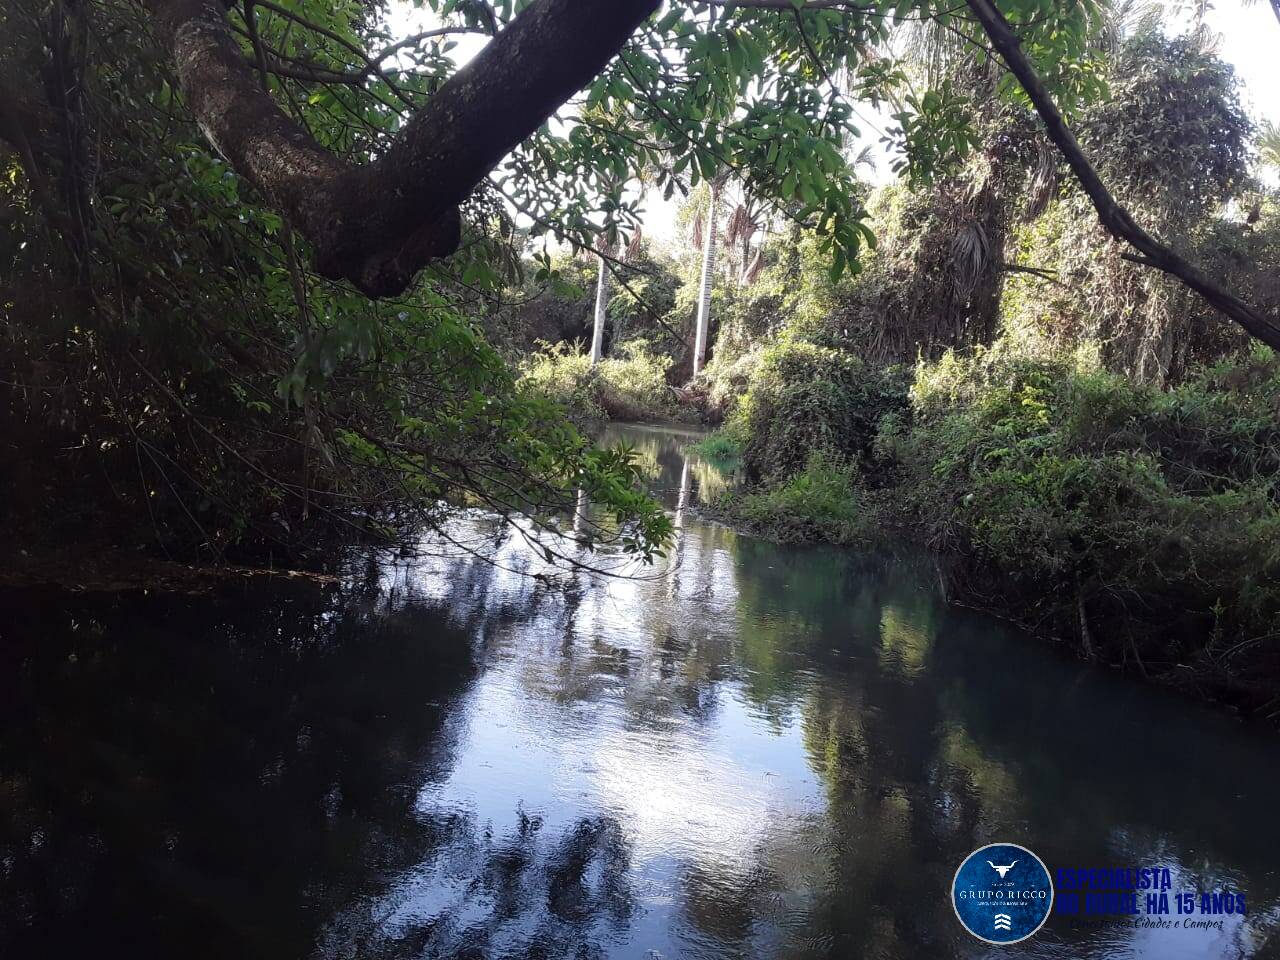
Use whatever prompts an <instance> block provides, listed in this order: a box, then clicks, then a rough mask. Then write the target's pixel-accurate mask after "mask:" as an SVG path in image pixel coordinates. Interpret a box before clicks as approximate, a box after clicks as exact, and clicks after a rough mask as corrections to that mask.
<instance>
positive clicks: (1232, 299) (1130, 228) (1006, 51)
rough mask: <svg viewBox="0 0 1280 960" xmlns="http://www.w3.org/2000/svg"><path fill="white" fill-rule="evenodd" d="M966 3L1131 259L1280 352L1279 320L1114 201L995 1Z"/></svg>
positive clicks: (1113, 234)
mask: <svg viewBox="0 0 1280 960" xmlns="http://www.w3.org/2000/svg"><path fill="white" fill-rule="evenodd" d="M967 2H968V6H969V9H970V10H971V11H972V12H973V14H974V16H975V18H976V19H977V20H978V22H979V23H981V24H982V29H983V30H984V31H986V34H987V36H988V37H989V38H990V39H991V43H992V45H993V46H994V47H995V48H996V50H997V51H998V52H999V54H1000V57H1001V59H1003V60H1004V62H1005V64H1006V65H1007V66H1008V67H1009V69H1010V70H1011V71H1012V72H1013V75H1014V76H1015V77H1016V78H1017V79H1018V83H1019V84H1021V85H1022V89H1023V90H1024V91H1026V94H1027V96H1028V97H1029V98H1030V100H1031V103H1032V105H1033V106H1034V107H1035V110H1036V113H1038V114H1039V115H1040V119H1041V121H1043V123H1044V125H1045V130H1046V132H1047V133H1048V135H1049V139H1050V140H1052V141H1053V143H1054V145H1055V146H1056V147H1057V148H1058V150H1059V152H1061V154H1062V155H1063V157H1065V158H1066V161H1067V163H1068V165H1069V166H1070V167H1071V172H1072V173H1074V174H1075V177H1076V179H1077V180H1078V181H1079V183H1080V186H1081V187H1082V188H1083V189H1084V192H1085V193H1086V194H1088V196H1089V199H1090V200H1092V201H1093V205H1094V208H1095V209H1096V210H1097V211H1098V218H1099V219H1100V220H1101V221H1102V225H1103V227H1105V228H1106V230H1107V232H1108V233H1110V234H1111V235H1112V236H1113V237H1115V238H1116V239H1117V240H1122V241H1124V242H1125V243H1128V244H1129V245H1130V246H1131V247H1133V249H1134V250H1136V251H1137V252H1138V257H1139V258H1140V259H1138V258H1131V259H1135V262H1138V263H1143V264H1145V265H1147V266H1151V267H1154V268H1155V269H1157V270H1161V271H1163V272H1164V273H1167V274H1169V275H1170V276H1171V277H1174V278H1175V279H1177V280H1179V281H1181V282H1182V283H1183V284H1184V285H1186V286H1187V287H1189V288H1190V289H1192V290H1194V291H1195V292H1196V293H1198V294H1200V296H1201V297H1203V298H1204V299H1205V301H1207V302H1208V303H1209V305H1210V306H1212V307H1214V308H1215V309H1216V310H1218V311H1219V312H1221V313H1223V314H1225V315H1226V316H1228V317H1230V318H1231V319H1232V320H1234V321H1235V322H1236V323H1238V324H1239V325H1240V326H1241V327H1243V328H1244V329H1245V330H1246V331H1247V332H1248V333H1249V334H1250V335H1251V336H1253V337H1256V338H1257V339H1259V340H1261V341H1262V342H1263V343H1266V344H1268V345H1269V346H1271V347H1273V348H1275V349H1280V324H1278V323H1277V321H1276V320H1273V319H1271V318H1269V317H1266V316H1264V315H1263V314H1261V313H1259V312H1258V311H1257V310H1255V309H1253V308H1252V307H1251V306H1249V304H1247V303H1245V302H1244V301H1243V300H1241V299H1240V298H1239V297H1237V296H1235V295H1233V294H1231V293H1229V292H1228V291H1226V290H1224V289H1223V288H1222V287H1220V286H1218V285H1217V284H1216V283H1214V282H1213V281H1212V280H1211V279H1210V278H1209V277H1208V276H1207V275H1205V273H1204V272H1203V271H1201V270H1200V269H1199V268H1198V267H1196V266H1195V265H1194V264H1192V263H1190V262H1188V261H1187V260H1185V259H1183V258H1182V257H1181V256H1180V255H1179V254H1178V253H1176V252H1175V251H1174V250H1173V249H1172V248H1170V247H1169V246H1167V245H1166V244H1164V243H1161V242H1160V241H1159V240H1157V239H1155V238H1154V237H1152V236H1151V235H1150V234H1149V233H1147V232H1146V230H1144V229H1143V228H1142V227H1141V226H1139V225H1138V223H1137V222H1136V221H1135V220H1134V219H1133V217H1132V215H1131V214H1130V213H1129V211H1128V210H1126V209H1125V208H1124V207H1123V206H1121V205H1120V203H1119V202H1118V201H1117V200H1116V199H1115V197H1114V196H1112V194H1111V191H1110V190H1108V189H1107V186H1106V184H1104V183H1103V182H1102V178H1101V177H1100V176H1099V175H1098V171H1097V170H1095V169H1094V166H1093V164H1092V163H1090V162H1089V158H1088V157H1086V156H1085V153H1084V151H1083V150H1082V149H1081V148H1080V144H1079V142H1077V140H1076V138H1075V135H1074V134H1073V133H1072V132H1071V130H1070V128H1069V127H1068V126H1067V124H1066V121H1065V120H1064V119H1063V117H1062V113H1061V112H1060V111H1059V110H1058V107H1057V104H1055V103H1054V101H1053V97H1052V96H1051V95H1050V94H1049V91H1048V89H1046V87H1045V85H1044V83H1043V81H1041V79H1040V77H1039V75H1038V74H1037V73H1036V70H1035V67H1034V66H1032V64H1031V61H1030V60H1029V59H1028V58H1027V55H1026V54H1025V53H1024V52H1023V50H1022V45H1021V44H1020V43H1019V42H1018V37H1017V35H1016V34H1015V33H1014V32H1013V29H1012V27H1011V26H1010V25H1009V22H1008V21H1007V20H1006V19H1005V18H1004V15H1003V14H1001V13H1000V11H999V10H998V9H997V8H996V6H995V4H994V3H993V2H992V0H967Z"/></svg>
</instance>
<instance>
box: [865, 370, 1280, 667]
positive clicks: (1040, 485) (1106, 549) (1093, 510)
mask: <svg viewBox="0 0 1280 960" xmlns="http://www.w3.org/2000/svg"><path fill="white" fill-rule="evenodd" d="M913 402H914V405H915V410H914V414H915V416H914V422H913V423H912V424H911V425H910V426H905V425H903V424H902V423H901V422H897V423H895V422H893V421H888V422H886V423H885V424H884V427H883V430H882V433H881V436H880V437H879V438H878V441H877V450H878V451H879V452H880V454H881V455H882V456H885V457H891V458H893V459H894V460H895V461H896V463H897V464H898V467H899V468H900V470H901V472H902V475H901V476H900V478H899V479H900V483H899V485H898V487H897V490H898V493H897V500H898V503H899V505H900V507H901V508H902V509H903V510H905V511H906V512H907V514H908V515H909V516H910V517H911V518H912V519H913V520H914V521H915V522H916V523H917V524H919V525H920V526H921V527H922V528H923V529H924V530H926V531H927V532H928V534H929V536H930V539H931V541H932V542H933V544H934V545H935V546H938V547H940V548H943V549H949V550H958V551H961V552H963V553H965V554H966V555H968V556H970V557H971V558H973V559H975V560H976V561H979V563H980V564H985V565H986V566H988V567H989V568H990V569H991V570H993V571H997V572H998V573H999V575H1000V578H999V582H1000V584H1001V590H1002V592H1003V593H1005V594H1009V595H1019V599H1020V600H1021V601H1022V602H1023V603H1030V604H1031V605H1032V607H1033V608H1035V607H1039V608H1041V609H1043V610H1044V611H1045V612H1046V614H1048V615H1052V616H1055V617H1057V618H1058V619H1059V620H1060V621H1064V622H1065V621H1068V620H1071V619H1072V618H1074V620H1075V621H1076V622H1075V623H1074V626H1075V628H1076V629H1077V630H1079V631H1080V633H1081V639H1082V641H1085V642H1087V643H1088V644H1089V645H1091V646H1092V645H1095V644H1097V645H1100V646H1101V647H1102V648H1103V649H1099V650H1093V651H1091V652H1093V653H1100V654H1103V655H1113V656H1116V657H1119V656H1127V655H1128V654H1129V653H1133V654H1134V655H1136V656H1138V657H1145V658H1146V659H1147V661H1152V660H1155V661H1172V660H1177V659H1179V658H1180V657H1182V656H1184V655H1186V654H1187V653H1188V651H1187V650H1186V649H1185V648H1184V647H1182V646H1180V643H1182V642H1184V641H1185V642H1187V643H1191V644H1192V645H1199V646H1201V647H1203V645H1204V644H1206V643H1210V642H1211V641H1212V638H1213V637H1221V636H1223V635H1226V634H1230V635H1233V636H1235V637H1237V638H1240V639H1244V638H1248V637H1256V636H1261V635H1265V634H1268V633H1269V632H1271V631H1273V630H1274V623H1275V620H1276V618H1277V617H1278V616H1280V421H1277V411H1280V364H1277V362H1276V360H1275V359H1274V357H1271V356H1265V355H1259V356H1257V357H1255V358H1252V359H1250V360H1247V361H1244V362H1242V363H1238V364H1224V365H1220V366H1218V367H1215V368H1213V369H1211V370H1209V371H1207V372H1205V373H1203V374H1202V375H1200V376H1198V377H1197V378H1195V379H1193V380H1190V381H1188V382H1187V383H1185V384H1183V385H1182V386H1180V387H1178V388H1176V389H1173V390H1167V391H1165V390H1160V389H1157V388H1155V387H1151V386H1142V385H1136V384H1134V383H1132V382H1131V381H1129V380H1127V379H1126V378H1124V377H1121V376H1118V375H1115V374H1110V373H1107V372H1105V371H1102V370H1100V369H1097V368H1096V367H1091V366H1089V365H1087V364H1083V365H1082V364H1080V363H1078V362H1072V361H1066V360H1060V361H1048V360H1041V361H1027V360H1019V359H1010V358H1004V359H1001V358H1000V357H999V356H998V355H990V354H988V355H985V356H981V357H977V358H973V359H970V360H961V359H958V358H956V357H954V356H952V357H946V358H944V359H943V360H942V361H941V362H940V363H938V364H936V365H932V366H930V367H924V368H922V369H921V371H920V373H919V376H918V377H917V381H916V386H915V388H914V390H913ZM1082 617H1083V618H1084V620H1085V621H1086V622H1087V621H1088V620H1089V619H1090V618H1092V617H1098V618H1103V619H1109V618H1111V617H1115V618H1116V620H1117V622H1120V621H1121V620H1123V622H1124V624H1125V631H1124V634H1123V638H1122V636H1121V634H1120V631H1114V632H1111V633H1108V634H1105V635H1104V636H1103V637H1102V639H1099V638H1097V637H1092V638H1091V637H1088V636H1086V634H1087V628H1086V627H1084V626H1082V624H1081V623H1080V622H1079V621H1080V619H1081V618H1082ZM1143 622H1145V623H1147V624H1151V625H1159V626H1163V627H1165V628H1167V629H1166V632H1164V633H1163V634H1161V635H1159V636H1155V635H1154V634H1148V637H1149V640H1150V642H1149V643H1148V644H1147V645H1146V649H1145V650H1139V642H1138V640H1136V639H1135V638H1134V624H1135V623H1143ZM1175 628H1176V629H1177V632H1176V633H1175V632H1169V631H1171V630H1173V629H1175ZM1184 628H1192V629H1190V630H1188V629H1184ZM1190 636H1194V637H1195V638H1197V639H1196V640H1194V641H1193V640H1190V639H1187V638H1188V637H1190ZM1179 638H1182V639H1179ZM1108 645H1113V646H1114V645H1121V646H1122V647H1123V649H1120V650H1107V649H1105V648H1106V647H1107V646H1108ZM1203 652H1212V651H1203Z"/></svg>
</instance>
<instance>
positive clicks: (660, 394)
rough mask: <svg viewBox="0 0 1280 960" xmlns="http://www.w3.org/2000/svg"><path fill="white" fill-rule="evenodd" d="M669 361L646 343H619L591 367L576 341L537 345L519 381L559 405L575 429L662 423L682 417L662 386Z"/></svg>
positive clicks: (588, 357)
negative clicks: (637, 422)
mask: <svg viewBox="0 0 1280 960" xmlns="http://www.w3.org/2000/svg"><path fill="white" fill-rule="evenodd" d="M672 363H673V360H672V358H671V357H670V356H667V355H664V354H663V353H661V352H660V351H659V350H657V349H656V348H654V347H653V346H652V345H651V344H650V343H649V342H648V341H647V340H631V341H628V342H627V343H623V344H620V345H619V346H618V348H617V355H616V356H613V357H608V358H606V359H604V360H602V361H600V363H599V364H598V365H597V366H596V367H594V368H593V367H592V366H591V355H590V354H589V353H587V352H585V350H584V349H583V347H582V345H581V344H580V343H578V344H565V343H558V344H555V345H551V344H546V343H544V344H541V345H540V349H539V350H538V352H537V353H534V354H532V355H531V356H529V357H527V358H526V359H525V360H524V362H523V363H522V364H521V368H520V376H521V382H522V383H523V384H524V385H525V386H526V387H529V388H530V389H532V390H535V391H537V392H538V393H541V394H544V395H546V396H548V397H551V398H552V399H553V400H556V401H558V402H559V403H561V404H562V405H563V406H564V407H565V409H566V410H567V412H568V414H569V417H570V419H572V420H573V421H574V422H575V423H577V424H578V425H579V426H587V425H590V424H592V423H598V422H600V421H602V420H606V419H613V420H665V419H673V418H677V417H679V416H681V415H682V411H681V410H680V408H679V407H678V406H677V405H676V403H675V397H674V395H673V394H672V392H671V390H670V388H669V387H668V386H667V371H668V370H669V369H670V367H671V364H672Z"/></svg>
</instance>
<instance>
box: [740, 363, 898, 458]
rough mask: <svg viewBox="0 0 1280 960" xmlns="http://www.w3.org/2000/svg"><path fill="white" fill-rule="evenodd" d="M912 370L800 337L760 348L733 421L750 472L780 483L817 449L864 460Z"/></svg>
mask: <svg viewBox="0 0 1280 960" xmlns="http://www.w3.org/2000/svg"><path fill="white" fill-rule="evenodd" d="M906 399H907V389H906V378H905V376H904V374H903V373H902V372H901V371H900V370H897V369H894V368H891V369H890V370H888V371H878V370H876V371H873V370H869V369H868V368H867V367H866V365H865V364H863V363H862V361H861V360H859V359H858V358H857V357H855V356H853V355H852V354H850V353H846V352H844V351H841V350H837V349H834V348H832V347H823V346H818V345H816V344H813V343H807V342H804V341H800V340H784V341H782V342H780V343H778V344H776V345H775V346H772V347H769V348H767V349H765V350H764V351H762V352H761V355H760V360H759V362H758V364H757V365H756V367H755V370H754V372H753V375H752V377H751V380H750V385H749V386H748V388H747V391H746V393H745V394H744V395H743V397H742V399H741V401H740V403H739V404H738V407H737V410H736V412H735V414H734V417H733V419H732V420H731V421H730V427H731V429H732V430H733V431H734V432H735V433H736V434H737V435H738V436H740V437H742V438H743V439H744V447H743V458H744V465H745V467H746V474H747V478H748V479H749V480H750V481H752V482H756V481H763V482H769V483H780V482H784V481H786V480H787V479H789V478H791V477H793V476H795V475H796V474H798V473H800V472H801V471H802V470H804V469H805V467H806V466H807V465H808V463H809V462H810V457H811V455H812V454H814V453H820V454H823V455H825V456H827V457H829V458H832V459H834V460H838V461H847V462H849V463H853V464H857V465H861V464H862V463H863V462H864V461H865V460H866V458H867V457H868V455H869V453H870V451H871V444H872V442H873V440H874V439H875V436H876V432H877V429H878V424H879V421H880V419H881V417H883V416H885V415H886V414H889V413H891V412H894V411H900V410H903V409H905V407H906Z"/></svg>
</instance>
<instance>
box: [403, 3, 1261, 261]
mask: <svg viewBox="0 0 1280 960" xmlns="http://www.w3.org/2000/svg"><path fill="white" fill-rule="evenodd" d="M1165 6H1166V7H1168V8H1170V9H1171V10H1172V9H1174V8H1177V7H1182V6H1183V4H1181V3H1178V4H1172V3H1170V4H1165ZM431 17H432V15H431V13H430V11H427V10H423V9H420V8H419V9H415V8H413V7H412V6H411V5H410V4H409V3H408V2H401V3H397V4H395V5H394V7H393V12H392V17H391V20H392V23H393V25H394V27H395V29H396V32H397V33H402V35H405V36H408V35H409V34H411V33H413V32H416V31H418V30H424V29H428V28H430V27H432V26H435V25H436V23H435V22H434V21H433V20H432V19H431ZM1205 19H1206V21H1207V22H1208V25H1209V27H1210V28H1211V29H1212V30H1214V31H1215V32H1216V33H1218V34H1219V35H1220V36H1221V44H1220V45H1219V48H1218V53H1219V54H1220V55H1221V56H1222V58H1223V59H1224V60H1226V61H1227V62H1228V63H1231V64H1232V65H1234V66H1235V68H1236V72H1237V73H1238V74H1239V76H1240V79H1241V81H1242V83H1243V85H1244V101H1245V105H1246V107H1247V108H1248V110H1249V113H1250V115H1251V116H1252V117H1253V118H1254V119H1255V120H1270V121H1271V122H1273V123H1277V124H1280V22H1278V21H1277V20H1276V15H1275V12H1274V11H1273V10H1272V8H1271V5H1270V3H1269V2H1268V0H1255V2H1254V3H1253V4H1251V5H1246V4H1245V3H1242V2H1241V0H1212V2H1211V6H1210V9H1209V11H1208V14H1207V15H1206V18H1205ZM1187 22H1188V20H1187V18H1186V17H1184V18H1183V19H1182V20H1181V21H1180V22H1179V21H1177V20H1175V21H1173V22H1171V24H1170V26H1169V29H1170V32H1175V31H1177V30H1178V29H1179V28H1180V27H1181V28H1183V29H1185V26H1186V24H1187ZM483 43H484V41H483V40H481V39H472V38H469V37H468V38H465V39H464V40H463V41H462V42H461V43H459V45H458V48H457V50H456V51H455V57H456V59H458V60H459V62H462V61H464V60H467V59H470V58H471V57H472V56H474V55H475V53H476V52H477V51H478V50H479V49H480V47H481V46H482V45H483ZM860 113H861V115H862V116H863V117H864V118H866V120H869V121H871V124H874V125H875V126H876V127H879V128H880V129H884V127H885V123H886V121H885V119H884V117H883V116H877V115H875V114H874V113H872V112H871V111H870V110H869V109H867V108H865V107H864V108H862V109H861V110H860ZM871 124H868V123H866V122H862V123H860V124H859V125H860V126H861V127H862V129H863V134H864V136H863V140H862V141H861V143H862V144H872V145H873V146H875V147H876V154H877V156H876V164H877V169H876V172H875V174H874V176H872V177H871V179H873V180H874V181H875V182H878V183H883V182H886V181H888V180H890V179H891V178H892V173H891V171H890V170H889V166H888V162H887V159H886V157H885V154H884V152H883V151H882V150H881V149H880V148H879V139H880V135H879V133H877V132H875V131H873V130H872V129H871ZM1268 179H1270V180H1272V181H1273V182H1274V180H1275V175H1274V174H1271V175H1269V176H1268ZM646 207H647V209H646V211H645V221H644V230H645V234H646V235H647V236H649V237H651V238H653V239H656V240H663V241H668V242H669V241H671V240H674V239H675V237H674V233H675V213H676V203H675V202H669V203H664V202H663V200H662V198H661V196H659V195H657V194H652V195H651V196H650V198H649V201H648V203H647V204H646Z"/></svg>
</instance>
